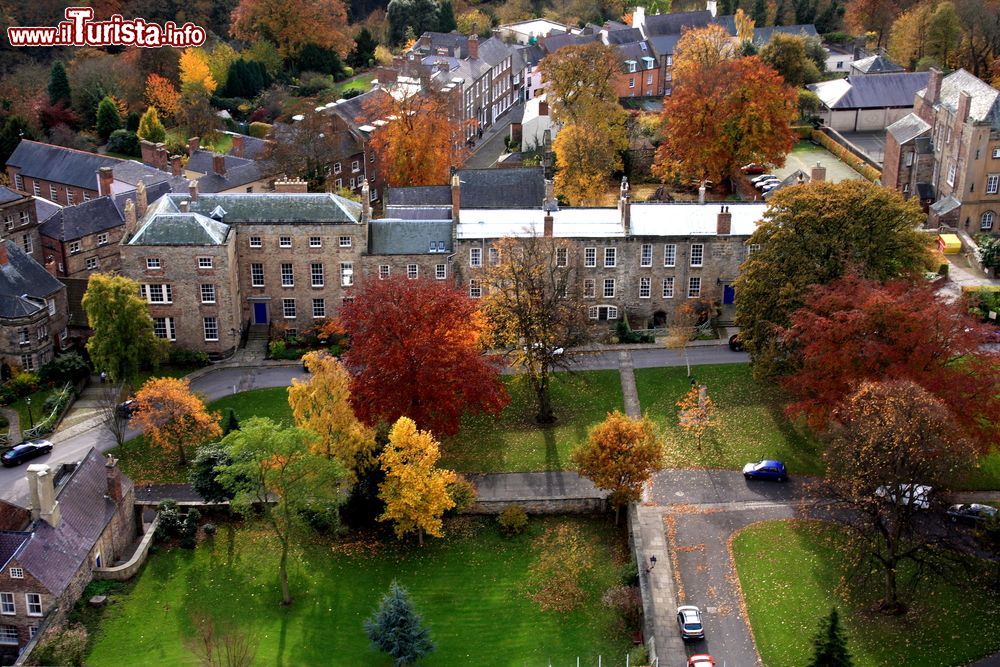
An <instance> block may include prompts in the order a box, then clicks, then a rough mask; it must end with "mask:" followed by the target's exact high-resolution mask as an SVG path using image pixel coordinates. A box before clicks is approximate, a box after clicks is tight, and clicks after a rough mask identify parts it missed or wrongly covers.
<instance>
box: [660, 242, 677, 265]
mask: <svg viewBox="0 0 1000 667" xmlns="http://www.w3.org/2000/svg"><path fill="white" fill-rule="evenodd" d="M663 266H677V244H676V243H667V244H666V245H664V246H663Z"/></svg>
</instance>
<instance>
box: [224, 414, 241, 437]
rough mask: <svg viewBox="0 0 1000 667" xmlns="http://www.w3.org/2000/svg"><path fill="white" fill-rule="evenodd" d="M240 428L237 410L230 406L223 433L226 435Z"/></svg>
mask: <svg viewBox="0 0 1000 667" xmlns="http://www.w3.org/2000/svg"><path fill="white" fill-rule="evenodd" d="M239 430H240V422H239V420H238V419H236V410H233V409H232V408H229V410H227V411H226V421H225V423H223V424H222V435H224V436H226V435H229V434H230V433H232V432H233V431H239Z"/></svg>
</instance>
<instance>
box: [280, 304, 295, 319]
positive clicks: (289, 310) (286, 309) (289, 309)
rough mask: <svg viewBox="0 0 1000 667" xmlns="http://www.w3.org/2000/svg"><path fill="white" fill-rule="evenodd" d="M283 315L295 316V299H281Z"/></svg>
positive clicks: (290, 317)
mask: <svg viewBox="0 0 1000 667" xmlns="http://www.w3.org/2000/svg"><path fill="white" fill-rule="evenodd" d="M281 315H282V317H284V318H285V319H292V318H294V317H295V299H282V300H281Z"/></svg>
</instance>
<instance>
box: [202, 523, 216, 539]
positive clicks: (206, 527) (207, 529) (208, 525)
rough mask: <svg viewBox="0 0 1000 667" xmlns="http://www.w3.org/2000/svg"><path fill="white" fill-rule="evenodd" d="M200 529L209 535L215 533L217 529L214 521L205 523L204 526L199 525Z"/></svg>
mask: <svg viewBox="0 0 1000 667" xmlns="http://www.w3.org/2000/svg"><path fill="white" fill-rule="evenodd" d="M201 529H202V530H203V531H205V534H206V535H209V536H211V535H215V531H216V530H217V528H216V525H215V524H214V523H206V524H205V525H204V526H202V527H201Z"/></svg>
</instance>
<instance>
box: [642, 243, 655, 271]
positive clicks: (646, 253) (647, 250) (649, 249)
mask: <svg viewBox="0 0 1000 667" xmlns="http://www.w3.org/2000/svg"><path fill="white" fill-rule="evenodd" d="M652 265H653V244H652V243H643V244H642V249H641V250H640V252H639V266H652Z"/></svg>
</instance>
